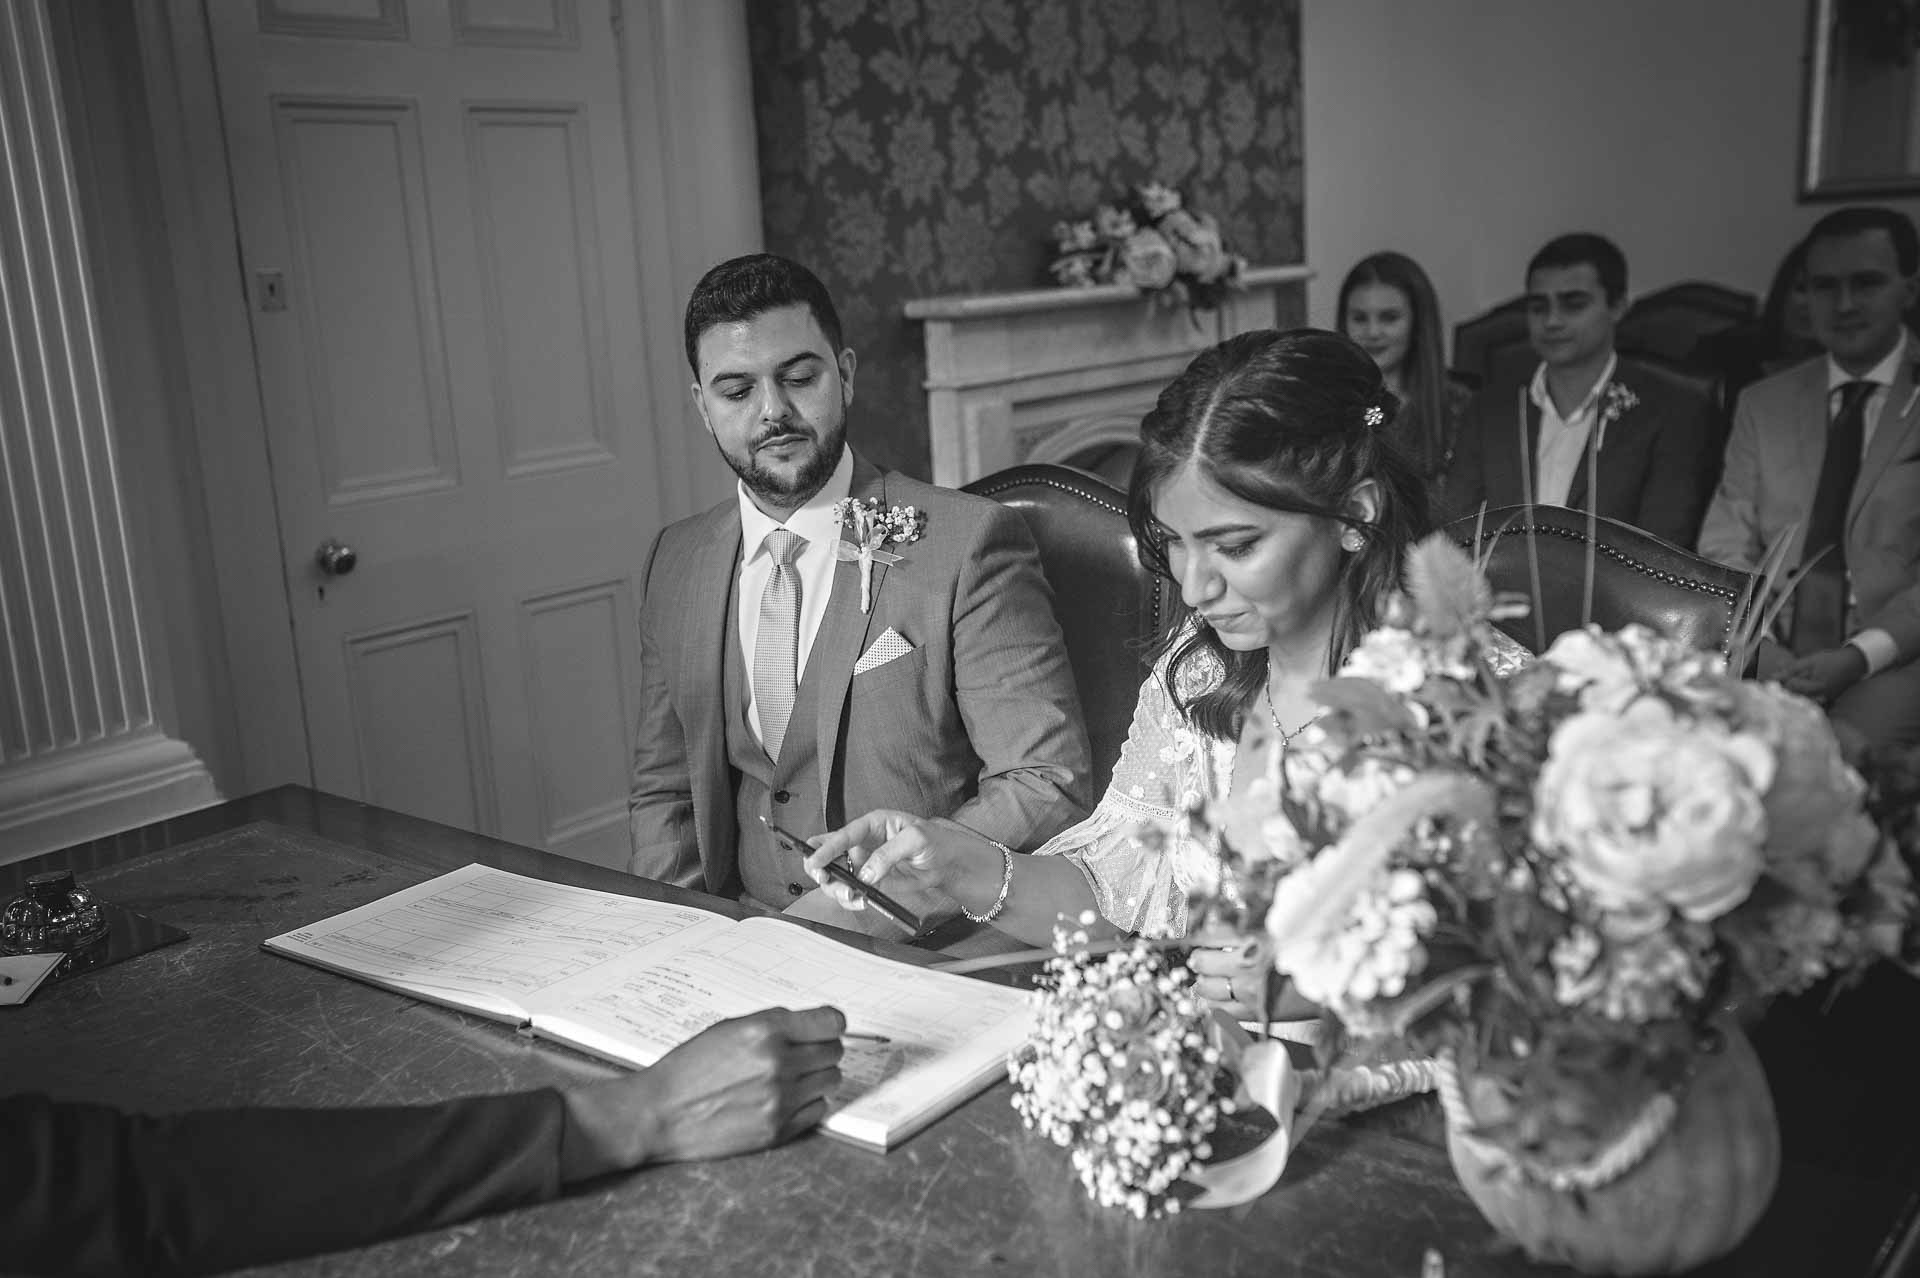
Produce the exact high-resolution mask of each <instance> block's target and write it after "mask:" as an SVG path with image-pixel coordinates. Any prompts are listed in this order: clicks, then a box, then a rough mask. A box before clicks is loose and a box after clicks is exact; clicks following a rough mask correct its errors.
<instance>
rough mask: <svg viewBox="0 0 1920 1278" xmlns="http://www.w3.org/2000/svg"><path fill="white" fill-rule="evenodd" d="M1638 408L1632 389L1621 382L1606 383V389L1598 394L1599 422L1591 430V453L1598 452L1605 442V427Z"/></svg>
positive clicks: (1638, 403) (1637, 398) (1637, 401)
mask: <svg viewBox="0 0 1920 1278" xmlns="http://www.w3.org/2000/svg"><path fill="white" fill-rule="evenodd" d="M1639 406H1640V397H1639V396H1638V395H1636V394H1634V393H1633V388H1632V387H1631V386H1627V385H1625V384H1623V383H1621V382H1608V383H1607V389H1606V390H1604V391H1602V392H1601V393H1600V420H1599V422H1598V423H1597V424H1596V425H1595V426H1594V428H1593V451H1594V452H1596V453H1597V452H1599V451H1600V449H1601V446H1602V445H1604V444H1605V443H1606V440H1607V427H1609V426H1611V425H1612V424H1613V423H1614V422H1616V421H1618V420H1619V419H1620V417H1621V416H1622V415H1623V414H1625V413H1627V412H1629V411H1631V410H1632V409H1635V408H1638V407H1639Z"/></svg>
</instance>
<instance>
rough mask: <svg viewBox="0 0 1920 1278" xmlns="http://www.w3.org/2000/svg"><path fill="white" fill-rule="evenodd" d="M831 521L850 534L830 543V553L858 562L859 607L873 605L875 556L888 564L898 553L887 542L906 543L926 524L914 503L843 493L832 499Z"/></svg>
mask: <svg viewBox="0 0 1920 1278" xmlns="http://www.w3.org/2000/svg"><path fill="white" fill-rule="evenodd" d="M833 522H834V523H836V524H838V525H839V526H840V527H842V528H845V529H847V530H848V531H850V532H851V533H852V534H853V539H852V540H851V541H848V540H847V539H845V538H842V539H841V540H839V541H836V542H835V543H833V557H834V558H835V559H837V560H839V561H840V562H842V563H848V562H851V561H853V560H858V561H859V562H860V611H861V612H863V613H864V612H866V611H868V610H869V609H870V608H872V606H873V564H874V561H875V560H879V561H880V562H881V563H883V564H886V565H888V566H889V567H891V566H892V565H894V564H897V563H899V562H900V556H899V555H896V554H894V553H893V552H892V551H890V550H887V549H885V547H886V546H888V545H889V544H892V545H905V544H906V543H908V542H912V541H919V540H920V534H921V533H922V532H923V531H924V530H925V529H926V526H927V512H926V511H924V510H920V509H918V508H916V507H913V506H888V507H886V508H885V509H882V508H881V505H880V501H879V499H878V498H876V497H869V498H867V499H866V500H865V501H856V500H855V499H854V498H852V497H842V498H841V499H840V500H839V501H836V502H835V503H833Z"/></svg>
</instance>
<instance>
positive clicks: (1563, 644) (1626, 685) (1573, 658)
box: [1541, 627, 1640, 712]
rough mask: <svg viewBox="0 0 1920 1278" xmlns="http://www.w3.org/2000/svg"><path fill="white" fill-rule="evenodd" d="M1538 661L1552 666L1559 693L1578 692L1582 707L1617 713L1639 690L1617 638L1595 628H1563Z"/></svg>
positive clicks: (1635, 677)
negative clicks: (1567, 629) (1565, 629)
mask: <svg viewBox="0 0 1920 1278" xmlns="http://www.w3.org/2000/svg"><path fill="white" fill-rule="evenodd" d="M1541 660H1542V661H1543V662H1545V663H1546V664H1547V665H1548V666H1550V667H1552V668H1553V671H1554V675H1555V682H1556V684H1557V685H1558V686H1559V688H1560V690H1561V691H1562V692H1577V693H1579V694H1580V705H1581V707H1582V708H1583V709H1587V710H1600V711H1615V712H1617V711H1619V710H1621V709H1624V708H1625V707H1626V705H1627V703H1628V702H1630V701H1632V700H1633V699H1634V698H1635V697H1636V696H1638V695H1639V693H1640V675H1639V672H1638V671H1637V670H1635V669H1634V665H1633V661H1632V659H1631V658H1630V657H1629V656H1628V655H1627V653H1626V651H1625V650H1624V649H1623V648H1622V647H1621V645H1620V644H1619V642H1618V641H1617V640H1615V639H1613V638H1612V637H1611V636H1609V635H1606V634H1603V633H1601V632H1600V631H1599V630H1598V629H1597V628H1594V627H1588V628H1587V629H1585V630H1569V631H1566V632H1565V633H1563V634H1562V635H1561V636H1560V637H1559V638H1557V639H1555V640H1554V641H1553V643H1552V645H1551V646H1550V647H1548V649H1547V651H1546V653H1545V655H1544V656H1542V657H1541Z"/></svg>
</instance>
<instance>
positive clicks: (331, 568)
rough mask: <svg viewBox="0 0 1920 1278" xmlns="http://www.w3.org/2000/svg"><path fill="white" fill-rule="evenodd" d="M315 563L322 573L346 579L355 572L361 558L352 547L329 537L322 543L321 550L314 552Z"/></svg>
mask: <svg viewBox="0 0 1920 1278" xmlns="http://www.w3.org/2000/svg"><path fill="white" fill-rule="evenodd" d="M313 561H314V562H315V563H317V564H319V565H320V571H321V572H324V573H326V574H327V576H329V577H344V576H346V575H347V574H348V573H350V572H352V571H353V566H354V565H355V564H356V563H358V562H360V556H359V555H357V554H355V553H354V549H353V547H352V546H349V545H347V544H346V543H345V542H343V541H340V540H337V539H336V538H333V537H329V538H327V539H326V540H325V541H323V542H321V543H320V549H319V550H317V551H315V552H314V555H313Z"/></svg>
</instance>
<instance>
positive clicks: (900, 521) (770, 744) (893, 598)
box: [627, 253, 1090, 939]
mask: <svg viewBox="0 0 1920 1278" xmlns="http://www.w3.org/2000/svg"><path fill="white" fill-rule="evenodd" d="M685 328H686V346H687V361H688V363H689V364H691V365H692V367H693V374H694V382H693V402H694V404H695V406H696V407H697V408H698V409H699V411H700V416H701V419H702V420H703V421H704V422H705V423H706V426H707V429H708V431H709V432H711V433H712V435H713V439H714V443H715V444H716V445H718V447H719V449H720V454H721V456H723V457H724V458H726V461H727V464H728V465H729V466H731V467H732V468H733V471H734V473H735V474H736V475H738V476H739V491H738V493H737V494H736V495H735V496H733V497H731V498H729V499H728V500H726V501H724V502H722V503H721V504H720V505H718V506H715V507H714V508H713V509H711V510H709V511H707V512H706V513H705V514H702V515H696V516H694V517H693V518H691V519H684V520H682V521H680V522H679V523H677V524H674V525H673V526H672V527H670V528H667V529H666V530H665V531H663V532H662V533H661V534H660V538H659V540H658V542H656V543H655V545H654V548H653V553H652V557H651V560H650V563H649V567H648V569H647V586H646V598H645V601H644V603H643V604H642V606H641V612H640V643H641V658H640V659H641V670H640V677H641V705H642V707H643V709H642V710H641V713H640V723H639V731H638V736H637V739H636V741H635V744H634V754H633V771H632V778H631V782H632V783H631V787H630V789H629V793H628V801H627V807H628V812H629V816H630V820H631V825H632V833H633V861H632V867H631V868H632V870H633V872H634V873H635V874H642V875H646V876H648V877H651V878H656V879H662V880H666V881H668V882H672V883H678V884H681V885H683V886H694V887H699V888H704V889H705V890H707V891H710V892H716V893H722V894H728V895H739V894H742V893H744V894H745V895H746V896H747V897H750V898H752V899H753V900H755V901H758V902H759V903H761V904H762V905H765V906H769V907H771V908H774V909H783V908H787V907H791V906H794V905H795V904H796V898H799V897H801V896H802V895H803V893H809V892H815V889H814V888H813V880H812V878H811V877H810V876H809V875H808V874H807V871H806V869H805V868H804V866H803V864H802V857H801V855H800V854H797V853H796V852H795V851H793V850H791V849H789V848H787V847H785V846H783V845H782V843H781V842H780V841H779V840H778V839H776V838H775V837H773V835H772V834H771V833H770V831H769V828H768V825H767V822H768V821H769V820H770V821H772V822H773V823H774V824H777V825H779V826H782V827H783V828H785V829H787V830H790V831H792V832H794V833H796V834H799V835H801V836H807V835H813V834H819V833H822V832H824V831H827V830H832V829H837V828H839V827H840V826H842V825H845V824H846V822H847V820H848V818H849V817H850V816H853V815H858V814H859V813H862V812H867V811H871V810H872V809H875V808H905V809H908V810H912V811H923V812H929V813H937V814H940V815H942V816H948V817H951V818H952V819H953V820H955V821H957V822H959V823H961V824H962V825H965V826H967V827H969V828H971V829H973V830H974V831H976V832H978V833H980V834H982V835H985V836H986V837H987V838H989V839H993V840H997V841H999V842H1001V843H1003V844H1006V845H1008V846H1009V847H1014V848H1027V847H1032V846H1034V845H1036V844H1038V843H1040V842H1042V841H1044V840H1045V839H1046V838H1048V837H1049V836H1050V835H1052V834H1054V833H1055V832H1057V831H1059V830H1061V829H1064V828H1065V827H1067V826H1069V825H1071V824H1073V823H1074V822H1075V821H1077V820H1078V819H1080V817H1081V816H1083V815H1084V814H1085V812H1086V806H1087V791H1088V773H1089V768H1090V763H1089V755H1088V749H1087V737H1086V732H1085V729H1084V728H1083V727H1082V725H1081V721H1080V708H1079V700H1078V697H1077V695H1076V693H1075V691H1074V685H1073V678H1072V674H1071V671H1070V670H1069V669H1068V666H1067V657H1066V649H1065V647H1064V645H1063V641H1062V638H1061V634H1060V629H1059V626H1058V624H1057V623H1056V622H1055V620H1054V615H1053V608H1052V604H1051V596H1050V594H1049V592H1048V589H1047V584H1046V581H1045V579H1044V578H1043V577H1042V576H1041V574H1040V561H1039V555H1038V552H1037V551H1036V550H1035V547H1034V544H1033V539H1032V536H1031V534H1030V533H1029V532H1028V530H1027V527H1026V524H1025V523H1024V522H1023V521H1022V520H1021V518H1020V516H1019V515H1018V514H1017V513H1015V512H1013V511H1011V510H1008V509H1007V508H1006V507H1004V506H1001V505H1000V504H999V503H997V502H992V501H988V500H985V499H983V498H979V497H974V496H971V495H968V494H965V493H960V492H955V491H953V490H951V489H945V488H935V487H932V486H930V485H928V484H923V483H920V482H918V481H916V480H912V479H909V478H907V477H905V476H903V475H898V474H893V473H891V472H888V471H884V470H881V469H880V468H879V467H877V466H875V465H873V464H872V463H871V462H868V461H867V460H866V459H865V458H863V457H861V456H859V455H858V454H856V453H855V452H853V450H852V449H850V448H849V447H847V444H846V423H847V409H848V406H849V405H850V404H852V402H853V384H854V363H855V361H854V353H853V351H852V350H851V349H849V348H848V347H847V346H846V345H845V344H844V343H843V342H842V340H841V333H840V319H839V315H838V314H837V312H836V310H835V308H834V304H833V300H832V298H831V297H830V296H829V295H828V293H827V290H826V287H825V286H824V285H822V284H821V282H820V281H819V279H818V278H816V277H815V276H814V274H813V273H812V272H811V271H808V270H807V269H806V268H805V267H803V266H801V265H799V264H798V263H795V262H791V261H788V260H787V259H785V258H782V257H777V256H775V255H772V254H764V253H763V254H755V255H752V256H748V257H740V258H735V259H733V260H732V261H728V262H723V263H721V264H720V265H718V266H716V267H714V268H713V269H712V270H711V271H708V272H707V274H706V276H705V277H704V278H703V279H701V281H700V283H699V284H698V285H697V286H696V287H695V288H694V290H693V296H692V298H691V299H690V300H689V301H688V303H687V313H686V326H685ZM847 498H851V499H852V500H853V501H854V502H857V503H870V504H871V509H872V510H873V511H874V512H875V514H876V515H877V516H879V517H889V516H890V517H891V518H892V519H893V520H894V521H895V522H894V527H896V528H897V529H900V530H902V531H903V532H904V533H905V535H906V537H907V538H909V539H888V540H886V541H884V543H882V542H881V541H879V540H878V538H879V537H880V536H881V535H882V534H881V533H880V532H878V531H875V532H872V533H870V534H869V535H868V536H867V537H866V538H865V539H864V540H865V542H866V544H867V545H870V546H873V547H875V548H876V550H877V551H878V553H876V554H874V555H873V556H872V558H871V561H870V562H868V561H863V557H862V552H861V544H862V539H861V538H860V537H858V536H857V534H856V530H855V529H854V527H852V526H851V525H850V524H844V523H840V522H837V521H836V518H835V508H836V506H838V505H839V504H840V503H841V502H842V501H843V499H847ZM801 851H802V852H804V851H805V849H801ZM919 904H920V905H921V908H922V909H926V910H930V911H931V912H932V913H933V914H934V915H935V916H936V917H938V916H940V915H942V914H945V915H947V916H951V915H952V914H954V913H955V912H957V910H958V906H957V905H955V904H953V903H952V902H933V903H925V902H922V903H919ZM798 912H800V913H803V914H806V915H808V916H810V917H814V918H824V919H827V920H829V921H832V922H836V923H840V924H841V925H843V926H847V927H854V928H859V929H861V930H870V931H875V932H877V933H879V934H881V935H888V936H892V937H895V938H896V939H900V938H901V937H902V933H901V932H900V931H899V930H898V929H897V928H896V927H895V925H894V924H892V923H890V922H888V921H887V920H886V919H885V918H882V917H880V916H878V915H876V914H874V913H873V912H871V911H868V912H862V913H858V914H853V913H848V912H846V911H843V910H841V909H840V908H839V907H838V906H837V905H834V904H833V903H832V901H831V900H830V899H829V898H827V897H826V896H825V895H824V894H816V895H814V896H811V897H809V899H808V900H807V901H806V902H805V903H803V904H802V905H801V906H800V909H799V911H798ZM876 920H877V921H876Z"/></svg>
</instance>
